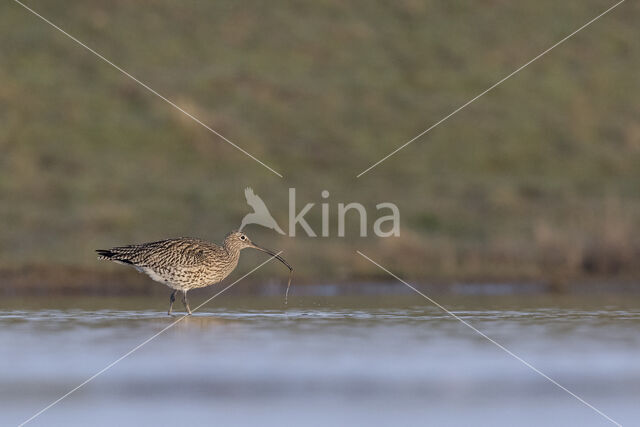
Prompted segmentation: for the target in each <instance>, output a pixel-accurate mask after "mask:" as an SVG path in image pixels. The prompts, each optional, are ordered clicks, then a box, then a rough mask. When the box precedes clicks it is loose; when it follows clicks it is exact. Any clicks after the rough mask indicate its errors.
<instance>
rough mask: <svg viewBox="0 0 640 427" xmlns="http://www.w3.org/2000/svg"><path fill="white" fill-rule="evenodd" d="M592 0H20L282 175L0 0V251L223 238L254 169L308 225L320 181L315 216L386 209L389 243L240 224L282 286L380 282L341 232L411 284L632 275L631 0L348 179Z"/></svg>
mask: <svg viewBox="0 0 640 427" xmlns="http://www.w3.org/2000/svg"><path fill="white" fill-rule="evenodd" d="M612 4H613V3H612V2H608V1H602V0H585V1H574V0H572V1H568V2H556V1H550V0H542V1H539V2H507V1H497V0H494V1H490V2H482V3H478V2H474V1H424V2H423V1H416V0H403V1H393V2H391V1H389V2H365V1H354V2H342V1H337V0H323V1H318V2H303V1H283V2H275V3H274V2H263V1H249V2H233V1H216V2H210V1H204V0H198V1H196V0H186V1H182V2H175V1H167V0H154V1H151V2H145V3H144V5H142V4H139V3H136V2H129V1H124V0H120V1H111V2H103V1H96V0H90V1H76V0H73V1H67V2H64V7H61V6H60V4H59V3H57V2H46V1H42V0H40V1H36V0H31V1H29V2H28V5H30V6H31V7H33V8H34V9H35V10H37V11H38V12H39V13H41V14H42V15H43V16H45V17H47V18H48V19H50V20H51V21H53V22H54V23H56V24H57V25H59V26H61V27H62V28H63V29H65V30H66V31H68V32H69V33H71V34H72V35H74V36H76V37H77V38H79V39H80V40H82V41H83V42H85V43H87V44H88V45H89V46H91V47H92V48H94V49H95V50H97V51H98V52H100V53H101V54H103V55H104V56H105V57H107V58H109V59H110V60H112V61H114V62H115V63H116V64H118V65H120V66H121V67H123V68H124V69H126V70H127V71H128V72H130V73H131V74H133V75H134V76H136V77H137V78H139V79H140V80H142V81H143V82H145V83H147V84H148V85H150V86H151V87H152V88H154V89H156V90H157V91H159V92H160V93H162V94H163V95H165V96H167V97H168V98H169V99H171V100H173V101H175V102H176V103H177V104H178V105H180V106H181V107H183V108H185V109H186V110H187V111H189V112H191V113H193V114H194V115H195V116H197V117H198V118H200V119H201V120H202V121H203V122H205V123H207V124H208V125H210V126H211V127H212V128H214V129H216V130H218V131H219V132H221V133H222V134H223V135H225V136H226V137H228V138H229V139H231V140H232V141H234V142H235V143H237V144H238V145H240V146H241V147H243V148H244V149H246V150H247V151H249V152H250V153H252V154H254V155H255V156H256V157H258V158H259V159H261V160H263V161H264V162H265V163H267V164H268V165H270V166H271V167H273V168H274V169H276V170H277V171H279V172H281V173H282V174H283V175H284V178H282V179H281V178H279V177H277V176H275V175H274V174H272V173H271V172H269V171H268V170H267V169H265V168H263V167H262V166H260V165H259V164H257V163H256V162H254V161H253V160H251V159H250V158H248V157H246V156H245V155H243V154H242V153H240V152H239V151H237V150H236V149H234V148H233V147H231V146H230V145H228V144H227V143H225V142H223V141H222V140H220V139H219V138H218V137H216V136H215V135H213V134H211V133H209V132H208V131H207V130H205V129H203V128H202V127H201V126H199V125H198V124H196V123H195V122H193V121H192V120H191V119H189V118H187V117H186V116H184V115H183V114H182V113H180V112H178V111H176V110H175V109H173V108H172V107H170V106H169V105H168V104H166V103H165V102H163V101H162V100H160V99H159V98H157V97H155V96H154V95H152V94H151V93H149V92H147V91H146V90H145V89H144V88H142V87H141V86H139V85H137V84H136V83H135V82H133V81H132V80H130V79H128V78H127V77H125V76H124V75H122V74H121V73H120V72H118V71H117V70H115V69H113V68H112V67H110V66H109V65H107V64H106V63H104V62H103V61H101V60H99V59H98V58H97V57H96V56H94V55H92V54H91V53H89V52H88V51H86V50H84V49H83V48H81V47H80V46H78V45H77V44H75V43H74V42H73V41H71V40H70V39H68V38H67V37H65V36H64V35H62V34H60V33H59V32H57V31H55V30H54V29H53V28H51V27H50V26H49V25H47V24H45V23H44V22H43V21H41V20H39V19H38V18H36V17H35V16H34V15H32V14H30V13H28V12H27V11H26V10H25V9H23V8H22V7H20V6H19V5H17V4H15V3H13V2H10V1H9V2H3V3H2V5H0V39H1V40H2V42H1V43H0V82H1V83H0V224H1V225H0V227H1V228H0V268H5V269H11V268H15V267H22V266H29V265H39V266H47V265H55V266H58V267H59V266H69V267H81V268H89V269H93V268H95V269H96V270H98V271H103V270H105V271H113V268H114V266H112V265H109V264H106V263H99V262H98V261H97V260H96V259H95V256H94V254H93V249H94V248H98V247H109V246H112V245H117V244H123V243H130V242H140V241H148V240H156V239H161V238H166V237H172V236H179V235H188V236H198V237H202V238H207V239H211V240H214V241H220V240H221V239H222V237H223V236H224V234H225V233H226V232H228V231H229V230H231V229H232V228H236V227H238V226H239V224H240V221H241V219H242V217H243V216H244V214H245V213H248V212H249V208H248V206H247V205H246V203H245V200H244V195H243V192H242V191H243V189H244V187H245V186H252V187H253V188H254V189H255V190H256V193H257V194H259V195H260V196H261V197H262V198H263V199H264V200H265V202H266V203H267V204H268V206H269V207H270V209H271V212H272V214H273V215H274V216H275V217H276V218H277V219H278V221H279V222H280V223H281V225H283V226H285V228H286V224H287V219H288V213H287V206H288V204H287V199H288V194H287V188H288V187H295V188H297V189H298V205H299V206H300V205H304V204H305V203H307V202H316V207H314V209H313V210H312V213H311V214H310V215H308V218H309V222H310V223H311V224H312V226H313V227H314V228H315V229H316V230H320V223H321V222H320V221H321V219H320V209H319V207H318V203H320V202H322V201H323V200H322V199H321V197H320V192H321V191H322V190H325V189H326V190H328V191H330V192H331V196H330V198H329V200H328V201H329V202H330V203H331V209H332V212H333V215H335V212H336V210H337V208H336V206H337V203H339V202H345V203H346V202H351V201H358V202H362V203H364V204H365V205H367V207H369V208H371V209H370V211H369V212H370V215H374V214H375V209H374V206H375V204H376V203H379V202H384V201H390V202H394V203H396V204H397V205H398V206H399V208H400V211H401V214H402V217H401V226H402V231H401V237H399V238H388V239H379V238H375V237H369V238H360V237H358V235H357V234H358V227H357V224H356V223H351V224H350V228H348V236H347V238H346V239H338V238H335V237H334V238H307V237H302V236H300V237H297V238H295V239H292V238H288V237H281V236H279V235H277V234H276V233H274V232H272V231H269V230H263V229H261V228H260V227H256V226H250V227H249V228H248V229H247V232H248V233H249V234H250V235H252V236H253V237H254V239H255V240H256V241H258V242H259V243H261V244H264V245H265V246H270V247H273V248H277V249H281V250H284V251H285V253H286V254H287V258H288V259H289V261H290V262H291V263H292V264H293V265H294V266H295V267H296V273H297V275H298V278H299V280H301V281H304V280H306V281H316V282H317V281H324V282H326V281H333V280H338V281H340V280H353V279H362V280H369V279H388V277H386V276H385V275H384V273H382V272H381V271H380V270H378V269H377V268H376V267H375V266H373V265H371V264H369V263H368V262H367V261H366V260H363V259H362V258H360V257H359V256H358V255H356V254H355V250H356V249H360V250H362V251H363V252H364V253H367V254H369V255H370V256H371V257H372V258H374V259H376V260H378V261H379V262H381V263H382V264H383V265H385V266H388V267H389V268H390V269H392V270H393V271H395V272H397V273H399V274H401V275H402V276H403V277H405V278H408V279H411V280H444V281H450V280H546V281H549V282H563V281H566V280H578V279H583V278H585V277H592V276H596V277H601V276H607V277H622V278H632V279H637V278H639V277H640V264H639V263H638V262H637V260H638V259H639V256H640V240H639V239H638V236H639V233H638V232H639V231H640V190H639V188H640V186H639V184H640V103H639V102H638V101H639V98H638V95H639V94H640V79H638V70H640V49H639V47H640V34H639V31H638V25H637V24H638V22H640V5H639V4H638V3H637V2H626V3H624V4H622V5H621V6H620V7H619V8H618V9H616V10H614V11H613V12H612V13H610V14H609V15H606V16H605V17H603V18H602V19H601V20H599V21H597V22H596V23H594V24H593V25H592V26H590V27H588V28H587V29H585V30H584V31H582V32H580V33H579V34H578V35H576V36H575V37H573V38H572V39H570V40H569V41H567V42H566V43H564V44H562V45H561V46H559V47H558V48H556V49H555V50H553V51H552V52H550V53H549V54H548V55H546V56H544V57H543V58H541V59H540V60H538V61H537V62H535V63H533V64H532V65H530V66H529V67H528V68H526V69H525V70H523V71H522V72H520V73H519V74H517V75H516V76H514V77H513V78H511V79H510V80H508V81H507V82H505V83H504V84H502V85H501V86H499V87H498V88H497V89H495V90H494V91H492V92H490V93H489V94H487V95H485V96H484V97H482V98H481V99H479V100H478V101H476V102H475V103H473V104H472V105H470V106H469V107H467V108H466V109H464V110H463V111H461V112H460V113H458V114H457V115H455V116H454V117H452V118H451V119H449V120H448V121H446V122H445V123H443V124H442V125H441V126H439V127H437V128H436V129H434V130H433V131H431V132H430V133H428V134H427V135H425V136H424V137H422V138H421V139H420V140H418V141H416V142H415V143H413V144H412V145H410V146H409V147H407V148H406V149H404V150H402V151H401V152H399V153H398V154H397V155H395V156H394V157H392V158H390V159H389V160H387V161H386V162H384V163H383V164H381V165H380V166H378V167H377V168H375V169H373V170H372V171H370V172H369V173H367V174H365V175H364V176H362V177H361V178H356V175H357V174H358V173H359V172H361V171H362V170H364V169H365V168H367V167H368V166H369V165H371V164H372V163H373V162H375V161H377V160H378V159H380V158H381V157H382V156H384V155H386V154H388V153H389V152H390V151H392V150H393V149H395V148H396V147H398V146H399V145H401V144H403V143H404V142H406V141H408V140H409V139H411V138H413V137H414V136H415V135H417V134H418V133H420V132H421V131H423V130H424V129H426V128H427V127H429V126H430V125H431V124H433V123H435V122H436V121H438V120H439V119H441V118H442V117H443V116H445V115H446V114H448V113H450V112H451V111H453V110H454V109H455V108H457V107H458V106H460V105H461V104H463V103H464V102H466V101H467V100H469V99H470V98H472V97H473V96H475V95H477V94H478V93H480V92H481V91H483V90H484V89H486V88H487V87H489V86H490V85H491V84H493V83H495V82H496V81H497V80H499V79H500V78H502V77H503V76H505V75H507V74H508V73H510V72H511V71H513V70H514V69H516V68H517V67H519V66H520V65H522V64H524V63H525V62H527V61H528V60H530V59H531V58H533V57H534V56H535V55H537V54H539V53H540V52H541V51H543V50H544V49H546V48H547V47H549V46H551V45H552V44H553V43H555V42H557V41H558V40H560V39H561V38H562V37H564V36H565V35H567V34H569V33H570V32H572V31H574V30H575V29H576V28H578V27H579V26H581V25H582V24H584V23H585V22H587V21H588V20H590V19H591V18H593V17H594V16H595V15H597V14H599V13H600V12H602V11H603V10H604V9H606V8H607V7H609V6H610V5H612ZM374 216H375V215H374ZM332 218H335V216H333V217H332ZM352 219H353V218H352ZM374 219H375V217H374V218H370V220H369V227H371V226H372V224H373V221H374ZM331 227H332V235H333V236H335V235H337V232H336V223H335V221H334V222H333V223H332V224H331ZM370 229H371V228H370ZM299 234H302V235H304V233H301V230H299ZM258 257H259V255H257V254H253V255H247V256H246V257H244V258H245V261H243V262H245V263H249V262H251V263H254V262H256V260H257V259H258ZM246 259H248V260H249V261H246ZM247 265H248V264H245V266H247ZM275 271H279V270H278V269H277V267H272V266H270V267H268V268H266V269H265V271H260V272H257V277H273V276H274V272H275Z"/></svg>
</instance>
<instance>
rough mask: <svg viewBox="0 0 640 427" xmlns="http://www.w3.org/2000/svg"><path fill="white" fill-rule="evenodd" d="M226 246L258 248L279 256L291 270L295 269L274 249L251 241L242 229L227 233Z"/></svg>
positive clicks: (232, 247) (232, 249)
mask: <svg viewBox="0 0 640 427" xmlns="http://www.w3.org/2000/svg"><path fill="white" fill-rule="evenodd" d="M224 247H225V248H227V250H230V251H238V252H239V251H241V250H243V249H246V248H252V249H257V250H259V251H262V252H266V253H268V254H269V255H271V256H273V257H274V258H277V259H278V261H280V262H281V263H283V264H284V265H286V266H287V267H288V268H289V270H290V271H292V270H293V268H292V267H291V266H290V265H289V263H287V261H285V260H284V258H282V257H281V256H280V255H278V254H277V253H276V252H274V251H272V250H269V249H266V248H263V247H261V246H258V245H256V244H255V243H253V242H252V241H251V239H249V237H248V236H247V235H246V234H244V233H243V232H241V231H232V232H231V233H229V234H227V237H225V238H224Z"/></svg>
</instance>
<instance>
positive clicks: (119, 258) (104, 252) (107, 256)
mask: <svg viewBox="0 0 640 427" xmlns="http://www.w3.org/2000/svg"><path fill="white" fill-rule="evenodd" d="M96 252H97V253H98V259H104V260H109V261H115V262H123V263H125V264H133V262H131V260H129V259H128V258H127V257H126V256H124V254H119V253H118V252H116V251H114V250H112V249H96Z"/></svg>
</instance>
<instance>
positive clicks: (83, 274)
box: [0, 265, 640, 297]
mask: <svg viewBox="0 0 640 427" xmlns="http://www.w3.org/2000/svg"><path fill="white" fill-rule="evenodd" d="M228 280H229V279H227V282H226V283H229V282H228ZM232 280H233V279H232ZM407 281H408V282H409V283H411V284H414V285H416V286H419V287H420V288H421V289H422V290H424V291H428V292H434V293H438V294H442V293H445V294H459V295H501V294H504V295H509V294H514V295H515V294H554V293H555V294H574V293H575V294H579V293H594V294H608V293H631V294H636V293H640V278H636V277H623V278H621V277H607V276H591V277H576V278H562V279H561V280H560V279H559V278H558V277H557V276H555V275H551V274H550V275H549V276H548V277H543V276H542V275H541V276H540V277H537V278H531V277H526V278H523V277H521V278H516V277H487V276H484V277H480V276H478V277H473V276H471V277H464V278H462V277H444V278H443V277H437V276H434V277H424V278H418V279H407ZM243 282H244V283H242V285H241V286H234V287H233V288H232V289H230V290H229V293H231V294H237V295H247V294H256V295H262V296H269V295H280V294H281V293H282V292H284V289H285V288H286V279H284V278H282V280H281V279H280V278H278V277H271V278H269V279H267V280H265V279H261V278H255V277H254V278H253V279H252V278H246V279H243ZM223 283H225V282H223ZM159 285H160V284H159V283H157V282H154V281H152V280H151V279H150V278H149V277H147V276H146V275H144V274H141V273H138V272H137V271H135V270H120V269H117V270H110V269H91V268H86V267H79V266H60V265H31V266H21V267H16V268H0V295H2V296H3V297H11V296H49V295H51V296H56V295H59V296H81V295H100V296H124V295H164V294H165V293H166V291H167V289H166V287H164V286H161V285H160V286H159ZM239 285H240V284H239ZM398 285H402V284H400V283H399V282H397V281H395V280H393V279H391V278H384V277H381V276H375V277H344V278H340V279H331V278H329V279H328V280H327V279H326V278H325V279H324V280H323V281H318V280H313V279H312V278H309V277H304V276H302V277H298V278H296V277H295V276H294V282H293V284H292V289H295V292H296V293H297V294H298V295H301V296H302V295H304V296H332V295H362V294H369V295H377V294H378V295H393V294H406V293H412V292H413V291H411V290H410V289H409V288H407V287H405V286H398ZM213 286H215V285H213ZM204 289H210V287H206V288H202V290H199V289H195V290H193V291H192V292H193V294H194V295H196V294H197V293H198V292H203V290H204Z"/></svg>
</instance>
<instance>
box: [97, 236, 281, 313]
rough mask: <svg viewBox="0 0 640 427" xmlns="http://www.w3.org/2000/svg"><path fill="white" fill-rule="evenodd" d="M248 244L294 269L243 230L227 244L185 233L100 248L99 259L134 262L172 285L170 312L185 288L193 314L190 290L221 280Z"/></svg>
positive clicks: (135, 265) (159, 279) (184, 299)
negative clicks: (157, 239)
mask: <svg viewBox="0 0 640 427" xmlns="http://www.w3.org/2000/svg"><path fill="white" fill-rule="evenodd" d="M245 248H253V249H258V250H261V251H263V252H267V253H268V254H270V255H272V256H274V257H276V258H277V259H279V260H280V261H281V262H283V263H284V264H285V265H286V266H287V267H289V270H290V272H291V271H293V269H292V268H291V266H290V265H289V264H288V263H287V262H286V261H285V260H284V259H283V258H282V257H280V256H279V255H277V254H276V253H274V252H273V251H270V250H268V249H265V248H262V247H260V246H258V245H256V244H254V243H253V242H251V240H250V239H249V238H248V237H247V235H246V234H244V233H241V232H239V231H233V232H231V233H229V234H228V235H227V236H226V237H225V239H224V244H223V246H218V245H216V244H214V243H210V242H207V241H204V240H200V239H192V238H189V237H181V238H177V239H167V240H160V241H158V242H149V243H142V244H139V245H128V246H118V247H115V248H111V249H98V250H96V252H98V254H99V257H98V258H99V259H106V260H110V261H114V262H118V263H122V264H130V265H132V266H133V267H135V268H136V269H137V270H138V271H141V272H143V273H146V274H147V275H148V276H149V277H151V278H152V279H153V280H156V281H158V282H160V283H164V284H165V285H167V286H168V287H170V288H171V289H173V292H172V293H171V297H170V299H169V314H171V310H172V308H173V302H174V301H175V295H176V292H177V291H182V302H183V303H184V306H185V308H186V309H187V312H188V313H189V314H191V309H190V308H189V302H188V300H187V291H189V290H190V289H195V288H202V287H205V286H209V285H213V284H215V283H219V282H221V281H222V280H223V279H224V278H225V277H227V276H228V275H229V274H230V273H231V272H232V271H233V270H234V269H235V268H236V266H237V265H238V259H239V258H240V251H241V250H242V249H245Z"/></svg>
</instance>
